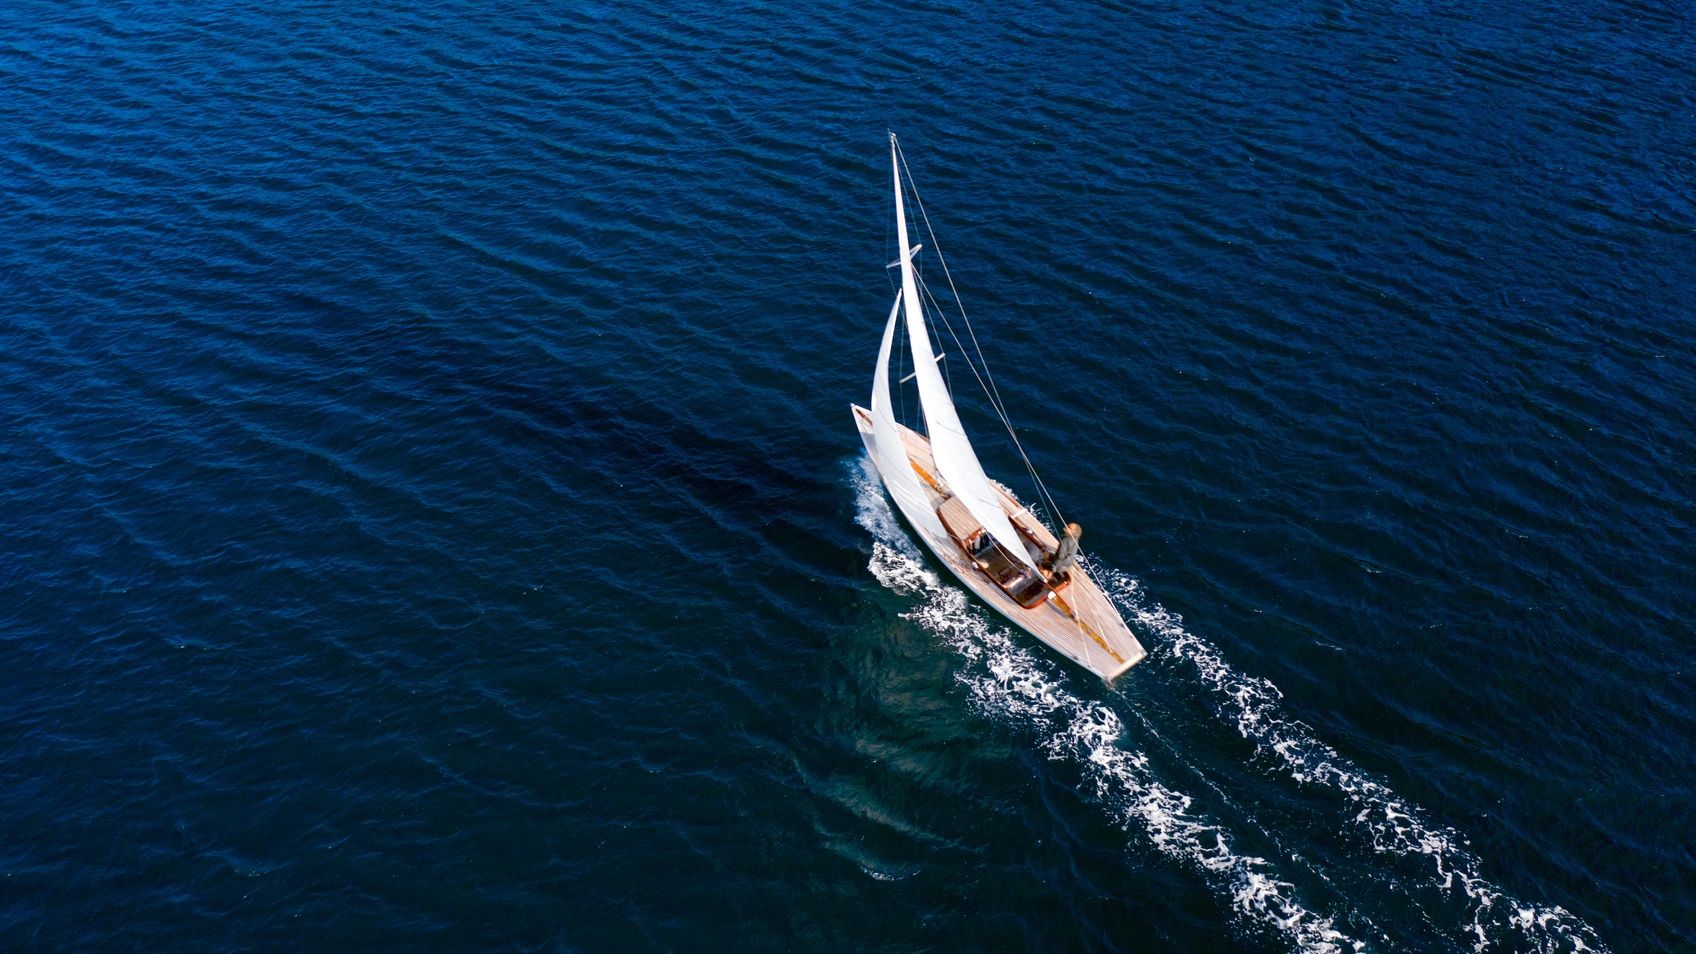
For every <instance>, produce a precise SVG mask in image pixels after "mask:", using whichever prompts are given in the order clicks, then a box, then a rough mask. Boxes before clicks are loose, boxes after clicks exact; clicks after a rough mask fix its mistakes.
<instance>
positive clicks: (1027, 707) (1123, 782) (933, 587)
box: [855, 473, 1364, 954]
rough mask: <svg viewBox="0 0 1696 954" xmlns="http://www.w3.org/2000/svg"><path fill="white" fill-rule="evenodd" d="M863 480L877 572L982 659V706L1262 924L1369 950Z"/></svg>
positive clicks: (1306, 946) (1308, 939) (974, 667)
mask: <svg viewBox="0 0 1696 954" xmlns="http://www.w3.org/2000/svg"><path fill="white" fill-rule="evenodd" d="M855 482H856V484H857V485H858V486H857V487H856V489H857V490H858V497H859V499H858V504H859V506H858V510H859V522H860V524H861V525H862V526H864V527H865V528H866V529H867V530H870V531H871V532H872V534H873V535H874V536H875V537H876V538H877V539H876V542H875V543H873V545H872V559H871V567H870V568H871V571H872V574H873V575H874V576H876V577H877V579H878V581H879V582H880V583H882V584H883V585H884V586H886V587H888V588H890V589H891V590H894V591H895V592H897V593H900V594H902V595H906V596H912V597H916V598H917V604H916V605H915V606H914V608H913V609H911V610H909V611H908V612H906V613H904V614H902V615H903V616H905V617H907V618H908V619H911V620H913V621H915V622H917V623H919V624H920V625H922V626H924V627H925V628H927V629H928V630H930V631H931V632H933V633H935V634H936V635H937V636H939V637H941V638H942V639H943V640H944V641H945V642H947V644H948V645H949V646H950V647H952V648H953V649H954V650H955V651H957V652H959V653H960V654H961V655H962V656H964V657H966V659H967V660H968V661H969V662H970V665H968V666H966V667H964V668H963V669H962V670H961V673H960V679H961V681H962V682H963V683H964V684H965V685H966V687H967V688H968V689H970V690H971V693H972V698H973V701H974V702H975V704H977V705H978V706H979V707H981V708H982V709H983V710H984V711H986V712H990V713H995V714H998V715H1001V716H1004V717H1007V718H1010V719H1012V720H1014V721H1016V722H1018V723H1020V724H1021V725H1024V726H1027V727H1029V728H1031V729H1034V730H1035V731H1036V732H1037V734H1038V736H1039V738H1040V740H1041V745H1042V747H1043V749H1044V751H1046V752H1047V754H1048V757H1049V758H1051V759H1055V760H1067V761H1070V762H1072V763H1074V764H1076V765H1077V766H1079V767H1080V768H1081V769H1083V771H1084V774H1085V778H1086V779H1087V780H1088V781H1089V783H1090V784H1091V785H1093V786H1094V789H1095V791H1094V794H1095V796H1096V797H1097V798H1098V799H1099V800H1100V801H1101V803H1102V804H1103V805H1107V806H1111V808H1112V810H1113V811H1114V812H1115V813H1116V814H1117V817H1118V821H1119V822H1120V824H1121V825H1123V826H1125V827H1126V828H1127V829H1129V828H1131V827H1132V826H1135V827H1137V828H1139V829H1141V830H1142V831H1143V832H1144V833H1146V835H1147V837H1148V839H1149V841H1150V843H1152V844H1153V846H1154V847H1155V848H1156V849H1158V850H1159V851H1161V852H1162V853H1164V854H1166V855H1168V856H1169V857H1172V858H1174V859H1176V860H1178V861H1180V862H1182V863H1183V864H1185V865H1186V866H1188V867H1189V868H1191V869H1192V870H1194V871H1197V872H1199V873H1200V874H1201V875H1202V876H1203V877H1204V878H1205V879H1206V880H1207V882H1208V883H1209V884H1210V885H1212V886H1213V887H1214V888H1215V889H1216V890H1219V891H1221V892H1223V893H1225V894H1226V895H1228V897H1229V899H1230V903H1231V906H1232V909H1233V910H1234V911H1235V912H1236V913H1237V914H1238V916H1240V917H1242V918H1243V919H1245V921H1247V922H1249V923H1250V924H1251V925H1253V926H1255V927H1258V928H1262V929H1270V930H1272V931H1275V932H1276V933H1278V934H1281V935H1282V936H1284V937H1286V938H1288V939H1289V940H1290V941H1291V942H1292V943H1293V944H1294V946H1295V947H1296V948H1297V949H1298V950H1301V951H1307V952H1312V954H1341V952H1343V951H1359V950H1361V949H1362V948H1363V947H1364V945H1362V944H1361V943H1360V942H1357V941H1353V940H1351V939H1349V938H1348V937H1346V936H1345V935H1344V934H1343V933H1342V932H1341V931H1338V930H1337V929H1336V928H1335V927H1334V926H1333V920H1332V919H1330V918H1322V917H1320V916H1319V915H1317V914H1315V913H1314V912H1312V911H1310V910H1308V909H1307V908H1306V907H1304V906H1303V905H1302V903H1301V902H1300V901H1299V900H1298V899H1297V898H1296V897H1295V889H1294V887H1293V886H1292V885H1291V884H1290V883H1288V882H1286V881H1283V880H1281V879H1279V878H1278V877H1277V875H1276V874H1275V872H1274V871H1273V868H1272V866H1271V864H1270V863H1269V862H1267V860H1266V859H1264V858H1259V857H1255V856H1252V855H1243V854H1238V853H1237V852H1235V851H1233V850H1232V849H1231V844H1230V843H1231V838H1230V835H1229V833H1228V832H1226V831H1225V830H1224V829H1223V828H1221V827H1220V826H1219V825H1218V824H1216V823H1214V822H1212V821H1210V820H1209V819H1207V818H1205V817H1203V816H1202V815H1200V814H1199V813H1197V812H1196V811H1195V810H1194V809H1193V808H1192V801H1191V799H1190V797H1189V796H1187V795H1184V794H1183V793H1181V792H1177V791H1174V790H1173V789H1172V788H1170V787H1168V786H1167V785H1165V784H1163V783H1161V782H1160V781H1158V780H1157V779H1156V778H1155V777H1154V774H1153V772H1152V771H1151V770H1150V768H1149V765H1148V759H1147V758H1146V757H1145V756H1144V755H1142V754H1141V753H1139V752H1131V751H1127V750H1125V749H1123V748H1120V747H1119V745H1118V741H1119V738H1120V736H1121V735H1122V734H1123V725H1122V723H1121V722H1120V721H1119V717H1118V716H1117V715H1116V714H1114V712H1113V711H1112V710H1111V709H1109V708H1108V707H1107V706H1105V705H1102V704H1101V703H1099V702H1090V701H1087V700H1084V699H1080V698H1078V697H1077V696H1074V695H1072V694H1071V693H1069V692H1067V691H1066V690H1065V688H1064V687H1063V685H1062V683H1063V682H1064V676H1062V675H1060V674H1058V673H1056V672H1055V671H1054V667H1053V664H1052V663H1050V662H1048V661H1045V660H1039V659H1038V658H1037V657H1036V656H1034V655H1033V654H1032V653H1030V652H1029V651H1028V650H1026V649H1024V648H1022V647H1020V646H1019V645H1017V644H1016V643H1015V642H1014V641H1013V638H1012V635H1011V634H1010V633H1009V632H1008V630H1007V629H1006V628H1005V627H1003V626H999V625H991V624H990V623H989V622H988V620H987V617H986V615H985V614H983V613H981V612H978V611H977V610H974V609H973V608H972V607H971V605H970V603H969V602H968V601H967V599H966V594H965V592H964V591H963V590H961V589H959V588H958V587H954V586H948V585H945V584H944V583H943V582H942V581H941V580H940V579H938V578H937V576H936V574H934V573H932V572H931V571H930V570H928V569H926V568H925V566H924V564H923V563H922V562H921V560H920V558H919V553H918V551H917V550H916V549H915V548H914V546H913V544H912V542H911V541H910V540H909V539H908V538H907V537H906V535H905V534H904V533H902V532H901V529H900V527H899V525H898V524H897V523H896V521H895V518H894V515H893V514H892V513H891V511H890V509H889V506H888V504H887V502H886V501H885V500H884V497H883V492H882V488H881V485H879V484H878V483H877V478H876V476H874V475H872V474H870V473H859V474H857V475H856V481H855Z"/></svg>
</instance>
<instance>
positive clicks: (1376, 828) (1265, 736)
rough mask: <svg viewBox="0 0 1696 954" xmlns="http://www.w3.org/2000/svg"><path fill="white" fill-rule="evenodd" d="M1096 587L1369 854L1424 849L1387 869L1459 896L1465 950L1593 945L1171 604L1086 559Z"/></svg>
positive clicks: (1413, 886)
mask: <svg viewBox="0 0 1696 954" xmlns="http://www.w3.org/2000/svg"><path fill="white" fill-rule="evenodd" d="M1091 570H1092V572H1094V573H1095V577H1096V579H1097V580H1098V581H1099V582H1100V583H1101V586H1102V589H1103V590H1105V591H1106V592H1107V594H1108V595H1109V596H1111V597H1112V598H1113V601H1114V602H1115V603H1116V604H1118V606H1119V608H1120V610H1121V612H1123V613H1124V614H1125V618H1126V620H1127V621H1128V622H1130V623H1131V624H1132V625H1133V626H1134V627H1136V628H1138V629H1139V630H1141V631H1142V632H1144V633H1149V634H1152V635H1153V636H1155V637H1157V638H1158V639H1159V640H1161V642H1162V643H1163V644H1164V647H1163V648H1164V649H1165V650H1166V651H1167V653H1169V654H1170V656H1171V657H1173V658H1176V659H1181V660H1183V661H1185V662H1188V663H1189V664H1191V665H1192V666H1193V667H1194V669H1195V673H1196V675H1197V676H1198V677H1199V678H1200V680H1201V682H1202V683H1203V684H1204V685H1206V686H1207V688H1208V689H1210V690H1211V693H1212V698H1213V700H1214V701H1213V711H1214V713H1215V714H1216V715H1217V716H1218V717H1219V718H1220V719H1221V720H1223V721H1224V722H1226V723H1227V724H1229V725H1230V726H1231V727H1232V728H1234V729H1236V731H1237V732H1238V733H1239V734H1241V735H1242V737H1243V738H1245V739H1247V740H1249V741H1250V742H1253V743H1254V744H1255V745H1256V746H1258V747H1259V748H1260V749H1261V750H1262V751H1265V752H1270V753H1272V754H1273V755H1274V756H1276V764H1277V765H1278V767H1279V769H1280V771H1282V773H1283V774H1285V775H1286V776H1287V777H1289V778H1290V779H1293V780H1294V781H1295V782H1296V783H1297V784H1299V785H1302V786H1304V787H1319V788H1323V789H1329V790H1330V791H1332V792H1335V793H1336V794H1337V795H1339V796H1340V797H1341V798H1342V799H1343V800H1344V803H1345V805H1346V806H1347V808H1346V810H1345V812H1344V813H1343V814H1344V815H1345V817H1346V819H1347V820H1346V822H1345V825H1346V827H1347V829H1348V831H1350V832H1352V833H1353V834H1354V835H1355V836H1356V838H1357V839H1358V840H1359V841H1361V842H1363V843H1364V844H1366V845H1369V846H1370V847H1371V849H1372V851H1373V852H1374V853H1376V854H1385V855H1394V856H1398V857H1401V858H1424V859H1428V860H1429V863H1430V868H1429V871H1428V873H1427V875H1426V877H1425V878H1424V879H1423V880H1422V881H1410V880H1408V879H1405V878H1396V879H1392V880H1391V881H1390V884H1391V885H1392V886H1393V887H1394V889H1395V890H1397V891H1400V892H1403V893H1406V894H1408V895H1409V896H1412V897H1414V898H1415V900H1426V896H1428V895H1434V896H1439V897H1443V898H1446V899H1449V900H1457V901H1461V902H1463V903H1464V904H1465V905H1466V906H1467V909H1468V910H1470V912H1471V920H1470V921H1469V922H1468V923H1466V924H1464V925H1462V926H1461V927H1460V931H1461V932H1462V934H1463V935H1464V936H1465V938H1466V940H1467V941H1468V942H1469V943H1470V944H1471V946H1472V949H1473V950H1474V951H1479V952H1482V951H1487V950H1489V949H1491V948H1492V947H1495V946H1497V945H1509V946H1511V947H1513V948H1514V949H1522V948H1524V947H1526V946H1527V945H1529V948H1530V949H1531V950H1534V951H1539V952H1549V954H1554V952H1576V951H1601V950H1606V948H1605V946H1604V945H1603V944H1602V943H1601V941H1600V940H1599V939H1598V938H1597V937H1596V933H1595V931H1594V930H1592V929H1591V928H1590V926H1589V925H1588V924H1585V923H1584V921H1583V920H1581V919H1580V918H1578V917H1577V916H1576V915H1574V914H1572V913H1571V912H1569V911H1567V910H1566V909H1565V908H1562V907H1560V906H1558V905H1550V906H1541V905H1535V904H1526V903H1524V902H1521V901H1519V900H1517V899H1515V898H1513V897H1511V896H1509V895H1508V893H1507V892H1506V891H1504V890H1503V889H1502V888H1501V887H1499V886H1497V885H1495V884H1493V883H1491V882H1490V881H1489V880H1488V879H1487V878H1485V877H1484V876H1483V875H1482V874H1480V867H1481V864H1480V860H1479V858H1478V857H1477V856H1476V855H1474V854H1472V852H1470V851H1469V850H1467V848H1466V847H1465V845H1466V840H1465V839H1464V838H1463V837H1462V836H1461V835H1460V834H1459V833H1457V832H1456V831H1455V830H1454V829H1452V828H1447V827H1442V826H1439V825H1436V824H1434V823H1432V822H1431V821H1430V820H1429V819H1428V817H1427V813H1426V812H1425V811H1424V810H1423V809H1421V808H1419V807H1418V806H1416V805H1411V804H1409V803H1408V802H1407V801H1406V800H1404V799H1403V798H1401V797H1400V796H1398V795H1397V794H1396V793H1395V792H1393V791H1391V790H1390V788H1389V787H1388V786H1386V785H1385V784H1384V783H1383V782H1381V781H1379V780H1377V779H1374V778H1372V777H1371V776H1370V775H1368V774H1367V773H1366V772H1365V771H1363V770H1362V769H1360V768H1359V767H1358V766H1356V765H1354V764H1353V763H1351V762H1350V761H1349V760H1348V759H1346V758H1344V757H1343V756H1342V755H1341V754H1339V753H1338V752H1337V751H1336V750H1335V749H1333V748H1331V747H1330V746H1329V745H1327V744H1325V743H1324V742H1322V741H1320V739H1319V738H1318V736H1316V735H1315V734H1314V732H1313V730H1312V729H1311V728H1310V727H1309V726H1307V725H1306V724H1305V723H1303V722H1301V721H1300V720H1299V719H1296V718H1294V717H1293V716H1291V715H1289V714H1288V713H1287V712H1285V711H1284V709H1283V706H1282V705H1281V704H1280V702H1279V700H1280V699H1282V698H1283V693H1281V692H1279V691H1278V687H1277V686H1274V685H1273V684H1272V683H1271V682H1269V681H1267V680H1265V679H1262V678H1259V677H1256V676H1249V675H1246V674H1244V673H1241V672H1238V671H1237V670H1236V669H1233V668H1232V667H1231V665H1230V664H1229V663H1227V662H1225V659H1224V657H1223V656H1222V655H1220V653H1219V650H1218V649H1217V648H1215V647H1214V646H1213V645H1212V644H1210V643H1208V642H1207V641H1206V640H1204V639H1201V638H1200V637H1198V636H1196V635H1195V634H1193V633H1191V632H1189V631H1188V630H1186V629H1184V627H1183V624H1182V621H1181V620H1180V619H1179V618H1178V616H1177V615H1176V614H1174V613H1171V612H1169V611H1168V610H1166V609H1165V608H1164V607H1162V606H1161V605H1160V604H1158V603H1156V602H1154V601H1153V600H1151V599H1149V598H1148V597H1147V595H1146V594H1145V593H1144V592H1143V589H1142V585H1141V583H1140V582H1138V581H1137V580H1136V579H1135V578H1133V577H1131V576H1130V575H1129V574H1127V573H1124V572H1121V571H1119V570H1115V569H1112V568H1110V567H1100V566H1099V565H1092V567H1091Z"/></svg>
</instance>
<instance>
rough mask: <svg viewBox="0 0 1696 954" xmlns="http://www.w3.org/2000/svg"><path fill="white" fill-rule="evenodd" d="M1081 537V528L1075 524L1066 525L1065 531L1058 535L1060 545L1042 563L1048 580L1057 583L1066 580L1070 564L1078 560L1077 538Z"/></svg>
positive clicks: (1082, 533)
mask: <svg viewBox="0 0 1696 954" xmlns="http://www.w3.org/2000/svg"><path fill="white" fill-rule="evenodd" d="M1083 535H1084V528H1083V527H1080V526H1078V525H1077V524H1075V523H1068V524H1066V529H1065V530H1064V531H1062V532H1061V535H1060V545H1059V546H1057V547H1055V548H1054V552H1053V553H1051V554H1049V556H1048V559H1046V560H1044V561H1042V562H1043V564H1044V569H1046V570H1047V571H1048V578H1049V579H1050V580H1052V581H1053V582H1055V583H1059V582H1061V581H1062V580H1064V579H1065V578H1066V574H1067V573H1068V572H1069V571H1070V570H1071V569H1072V564H1073V563H1076V562H1077V560H1078V538H1079V537H1081V536H1083Z"/></svg>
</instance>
